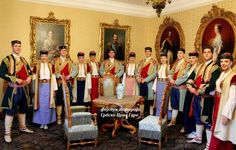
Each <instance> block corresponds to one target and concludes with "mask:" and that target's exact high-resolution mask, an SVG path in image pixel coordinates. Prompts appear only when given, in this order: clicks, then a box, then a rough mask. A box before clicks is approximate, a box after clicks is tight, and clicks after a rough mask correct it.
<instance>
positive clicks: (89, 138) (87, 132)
mask: <svg viewBox="0 0 236 150" xmlns="http://www.w3.org/2000/svg"><path fill="white" fill-rule="evenodd" d="M62 89H63V97H64V102H65V122H64V131H65V136H66V138H67V149H70V146H71V145H84V144H91V143H93V144H95V146H97V137H98V127H97V121H96V117H97V116H96V114H95V115H92V114H91V113H90V112H72V110H71V107H70V96H69V89H68V87H67V84H66V82H65V80H64V79H63V82H62ZM93 119H94V120H93Z"/></svg>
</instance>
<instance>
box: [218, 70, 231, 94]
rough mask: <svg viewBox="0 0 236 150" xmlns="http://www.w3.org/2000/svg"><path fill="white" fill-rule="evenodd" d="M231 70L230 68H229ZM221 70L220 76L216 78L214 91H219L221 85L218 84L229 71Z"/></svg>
mask: <svg viewBox="0 0 236 150" xmlns="http://www.w3.org/2000/svg"><path fill="white" fill-rule="evenodd" d="M231 71H232V70H231ZM231 71H228V72H226V73H225V72H221V74H220V77H219V78H218V79H217V80H216V91H217V92H220V93H221V87H220V84H221V82H222V81H223V80H224V79H225V77H226V76H227V75H228V74H229V73H230V72H231Z"/></svg>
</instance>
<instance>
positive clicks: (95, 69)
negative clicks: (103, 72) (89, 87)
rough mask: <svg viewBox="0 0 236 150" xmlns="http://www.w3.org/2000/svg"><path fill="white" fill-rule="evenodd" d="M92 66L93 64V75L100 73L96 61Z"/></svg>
mask: <svg viewBox="0 0 236 150" xmlns="http://www.w3.org/2000/svg"><path fill="white" fill-rule="evenodd" d="M91 66H92V75H98V68H97V64H96V63H95V62H91Z"/></svg>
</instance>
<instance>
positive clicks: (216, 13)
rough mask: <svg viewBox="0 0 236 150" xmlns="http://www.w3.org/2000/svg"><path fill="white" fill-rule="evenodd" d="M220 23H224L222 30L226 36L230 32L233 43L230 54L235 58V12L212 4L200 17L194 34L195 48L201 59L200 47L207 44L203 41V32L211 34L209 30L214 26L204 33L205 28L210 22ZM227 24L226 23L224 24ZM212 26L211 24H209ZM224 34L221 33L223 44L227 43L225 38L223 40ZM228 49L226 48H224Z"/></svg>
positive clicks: (212, 30)
mask: <svg viewBox="0 0 236 150" xmlns="http://www.w3.org/2000/svg"><path fill="white" fill-rule="evenodd" d="M212 23H215V24H221V23H223V24H224V25H222V31H223V30H224V31H225V32H227V33H225V35H226V36H227V38H228V37H229V35H231V34H232V36H233V37H232V38H231V39H230V40H231V41H230V43H232V44H233V46H232V47H233V48H232V55H233V57H234V58H236V38H235V37H236V14H234V13H233V12H231V11H225V10H224V9H223V8H219V7H217V6H216V5H213V6H212V8H211V10H209V11H208V13H207V14H206V15H204V16H203V17H202V19H201V24H200V26H199V28H198V31H197V34H196V38H195V43H194V45H195V49H196V50H197V51H198V52H199V55H200V59H201V60H203V58H202V48H203V46H204V45H205V46H206V45H209V44H208V43H203V42H204V38H203V37H204V36H205V34H208V35H210V34H212V33H209V32H214V27H213V29H211V31H209V32H208V33H206V30H207V29H208V28H209V26H210V25H211V24H212ZM226 24H228V25H226ZM211 26H212V25H211ZM225 28H231V29H230V30H231V31H232V32H231V31H229V30H228V29H225ZM224 38H225V36H224V35H223V33H222V40H223V46H226V45H229V44H226V42H228V41H227V40H226V41H225V39H224ZM230 49H231V48H230ZM226 51H228V50H226Z"/></svg>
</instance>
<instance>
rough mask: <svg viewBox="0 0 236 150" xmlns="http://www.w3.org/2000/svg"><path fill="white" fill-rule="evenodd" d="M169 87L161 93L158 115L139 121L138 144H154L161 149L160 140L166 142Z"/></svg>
mask: <svg viewBox="0 0 236 150" xmlns="http://www.w3.org/2000/svg"><path fill="white" fill-rule="evenodd" d="M168 91H169V86H166V88H165V89H164V91H163V94H162V101H161V105H160V106H158V107H159V108H156V109H159V110H160V114H159V115H157V116H153V115H149V116H147V117H145V118H144V119H142V120H141V121H139V129H138V137H139V141H138V142H139V144H141V143H142V142H143V143H147V144H156V145H158V146H159V149H161V144H162V139H163V137H164V138H165V141H167V135H166V129H167V111H168V103H169V93H168Z"/></svg>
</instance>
